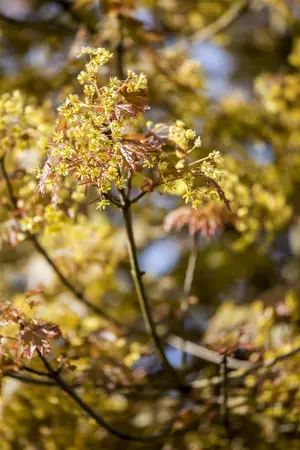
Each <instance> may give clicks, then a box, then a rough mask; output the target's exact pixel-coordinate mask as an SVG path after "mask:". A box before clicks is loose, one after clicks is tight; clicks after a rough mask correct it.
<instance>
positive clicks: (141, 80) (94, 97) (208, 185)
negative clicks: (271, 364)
mask: <svg viewBox="0 0 300 450" xmlns="http://www.w3.org/2000/svg"><path fill="white" fill-rule="evenodd" d="M82 54H88V55H89V58H90V59H89V62H87V64H86V66H85V70H84V71H82V72H81V73H80V74H79V77H78V79H79V82H80V83H81V84H83V92H84V96H83V98H80V97H79V96H77V95H70V96H69V97H68V98H67V100H66V102H65V103H64V104H63V105H62V106H61V107H60V108H59V120H58V123H57V127H56V131H55V132H54V134H53V137H52V142H51V143H50V144H48V143H47V142H43V143H42V146H43V147H44V148H48V150H49V156H48V160H47V162H46V165H45V167H44V170H43V172H42V173H41V174H40V183H39V189H40V191H41V192H42V193H43V192H44V191H45V190H51V189H53V186H54V185H55V183H56V182H57V180H58V179H59V178H61V177H71V178H72V179H73V180H75V182H76V183H77V184H85V185H86V184H89V185H93V186H96V187H97V189H98V191H99V194H100V201H99V202H98V204H97V207H98V208H100V209H104V208H106V207H107V206H109V204H110V195H111V192H112V191H113V190H114V189H118V190H123V189H125V188H126V186H127V183H128V179H129V178H131V177H132V175H133V174H135V173H141V172H142V173H143V172H146V171H147V180H148V183H149V179H150V180H151V182H150V186H149V185H148V186H146V189H148V190H153V189H154V188H155V187H157V186H159V185H162V184H164V185H165V189H166V190H167V191H172V190H174V189H175V187H176V182H177V181H179V180H180V181H181V182H183V184H184V186H185V189H184V193H183V198H184V200H185V201H186V202H187V203H188V202H190V203H192V204H193V206H194V207H195V208H197V207H198V206H200V205H201V204H202V202H203V200H205V198H206V197H207V196H210V195H216V194H217V195H219V196H220V197H221V198H225V196H224V194H223V192H222V190H221V188H220V186H219V180H220V178H221V175H222V174H221V171H220V170H219V165H220V163H221V158H220V154H219V153H218V152H212V153H211V154H210V155H209V156H207V157H205V158H202V159H200V160H196V161H193V159H192V158H191V153H192V152H193V151H194V150H196V149H197V148H198V147H200V145H201V140H200V138H199V137H197V136H196V133H195V132H194V131H193V130H190V129H186V127H185V124H184V123H183V122H181V121H177V122H176V123H175V124H173V125H171V126H170V127H167V126H165V125H163V124H158V125H155V126H153V125H152V124H149V125H148V132H146V133H137V131H136V130H137V129H138V128H139V126H140V125H139V124H140V122H139V119H137V116H138V115H140V113H143V112H144V111H145V110H146V109H148V106H147V79H146V77H145V75H144V74H143V73H141V74H139V75H137V74H135V73H133V72H132V71H130V70H129V71H128V73H127V78H126V79H125V80H119V79H118V78H111V79H110V80H109V83H108V85H106V86H102V87H99V86H98V83H97V77H98V72H99V69H100V67H101V66H102V65H103V64H105V63H106V62H108V61H109V59H110V58H111V56H112V55H111V54H110V53H109V52H108V51H107V50H105V49H94V48H89V47H88V48H84V49H83V50H82V52H81V53H80V55H82ZM149 171H150V173H149ZM149 175H150V177H149ZM200 179H201V180H202V181H199V180H200Z"/></svg>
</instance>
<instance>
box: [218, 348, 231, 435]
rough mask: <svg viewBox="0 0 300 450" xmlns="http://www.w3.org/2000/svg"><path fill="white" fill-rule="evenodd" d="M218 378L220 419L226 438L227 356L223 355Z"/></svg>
mask: <svg viewBox="0 0 300 450" xmlns="http://www.w3.org/2000/svg"><path fill="white" fill-rule="evenodd" d="M220 376H221V378H222V385H221V386H222V392H221V405H220V412H221V418H222V420H223V425H224V428H225V429H226V431H227V435H228V437H229V436H230V423H229V408H228V389H229V383H228V366H227V355H226V354H225V355H223V360H222V363H221V365H220Z"/></svg>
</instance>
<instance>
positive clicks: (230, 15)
mask: <svg viewBox="0 0 300 450" xmlns="http://www.w3.org/2000/svg"><path fill="white" fill-rule="evenodd" d="M248 2H249V0H239V1H237V2H235V3H233V5H232V6H230V8H228V9H227V11H226V12H225V13H224V14H222V15H221V16H220V17H218V19H217V20H215V22H213V23H211V24H209V25H207V26H206V27H204V28H202V30H199V31H197V32H196V33H194V34H193V35H192V36H190V37H189V40H190V41H193V42H195V41H196V42H197V45H199V43H203V42H205V41H207V40H209V39H211V38H213V37H214V36H216V35H217V34H218V33H220V32H222V31H224V30H225V29H226V28H227V27H228V26H229V25H231V24H232V23H233V22H234V21H235V20H236V19H237V18H238V17H239V16H240V15H241V13H242V12H243V11H244V10H245V9H246V7H247V6H248Z"/></svg>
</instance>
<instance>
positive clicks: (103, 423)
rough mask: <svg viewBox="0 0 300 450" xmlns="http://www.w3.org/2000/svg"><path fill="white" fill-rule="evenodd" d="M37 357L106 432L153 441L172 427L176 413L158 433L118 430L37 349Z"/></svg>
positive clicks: (137, 439)
mask: <svg viewBox="0 0 300 450" xmlns="http://www.w3.org/2000/svg"><path fill="white" fill-rule="evenodd" d="M38 353H39V357H40V359H41V361H42V362H43V364H44V366H45V367H46V369H47V371H48V374H49V377H50V378H51V379H52V380H53V381H54V382H55V383H56V384H57V386H59V387H60V388H61V389H62V390H63V391H64V392H65V393H66V394H67V395H69V397H71V398H72V399H73V400H74V401H75V402H76V403H77V405H78V406H79V407H80V408H81V409H82V410H83V411H84V412H85V413H86V414H88V415H89V416H90V417H92V418H93V419H94V420H95V421H96V422H97V423H98V424H99V425H100V426H101V427H103V428H104V429H105V430H107V431H108V432H110V433H112V434H113V435H114V436H116V437H118V438H120V439H123V440H126V441H135V442H153V441H156V440H159V439H161V438H163V437H165V436H166V435H168V434H169V433H170V432H171V430H172V427H173V424H174V422H175V421H176V420H177V415H176V416H175V417H174V418H173V419H172V420H171V421H170V422H169V423H168V424H167V426H166V427H165V428H164V429H163V430H162V431H161V432H159V433H157V434H153V435H151V436H134V435H131V434H128V433H125V432H123V431H119V430H117V429H116V428H114V427H113V426H112V425H110V424H109V423H108V422H106V420H104V419H103V417H102V416H100V415H99V414H98V413H96V411H94V410H93V409H92V408H91V407H90V406H89V405H88V404H87V403H86V402H85V401H84V400H83V399H82V398H81V397H80V396H79V395H78V394H77V393H76V391H75V389H74V388H72V387H71V386H70V385H69V384H68V383H67V382H66V381H65V380H64V378H62V376H61V375H60V373H59V372H58V371H56V370H54V369H53V368H52V366H51V364H50V363H49V361H48V360H47V359H46V358H45V357H44V356H43V355H42V354H41V353H40V352H39V351H38Z"/></svg>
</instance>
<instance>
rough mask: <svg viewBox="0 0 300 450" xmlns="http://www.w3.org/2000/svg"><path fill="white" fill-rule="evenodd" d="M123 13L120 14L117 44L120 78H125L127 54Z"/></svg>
mask: <svg viewBox="0 0 300 450" xmlns="http://www.w3.org/2000/svg"><path fill="white" fill-rule="evenodd" d="M123 22H124V21H123V16H122V14H119V15H118V25H119V42H118V44H117V46H116V50H115V53H116V73H117V77H118V78H119V79H120V80H124V79H125V71H124V56H125V47H124V23H123Z"/></svg>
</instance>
